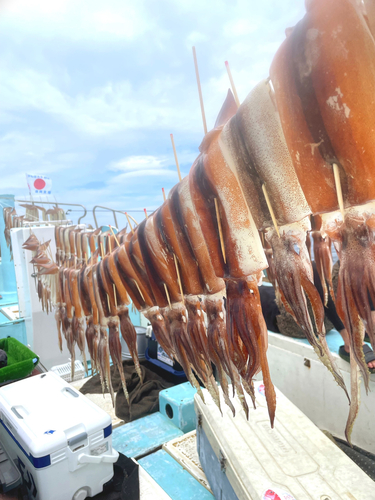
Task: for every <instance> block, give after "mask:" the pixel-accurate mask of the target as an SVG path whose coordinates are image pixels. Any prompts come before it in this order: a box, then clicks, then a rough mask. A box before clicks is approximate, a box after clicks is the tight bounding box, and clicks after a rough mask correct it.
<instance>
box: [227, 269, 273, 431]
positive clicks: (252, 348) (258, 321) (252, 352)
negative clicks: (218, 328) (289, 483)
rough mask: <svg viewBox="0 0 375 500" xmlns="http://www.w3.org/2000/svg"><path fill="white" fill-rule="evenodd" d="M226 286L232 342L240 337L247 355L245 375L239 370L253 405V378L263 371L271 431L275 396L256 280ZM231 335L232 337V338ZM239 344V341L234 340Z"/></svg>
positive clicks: (234, 281) (233, 281) (240, 281)
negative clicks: (260, 370)
mask: <svg viewBox="0 0 375 500" xmlns="http://www.w3.org/2000/svg"><path fill="white" fill-rule="evenodd" d="M226 284H227V297H228V300H227V322H228V324H229V332H230V339H231V342H233V340H234V339H235V338H236V335H238V336H239V338H240V339H241V341H242V342H243V345H244V347H245V348H246V350H247V353H248V356H249V358H248V363H247V367H246V371H245V372H244V371H243V370H242V371H241V370H240V374H241V376H242V378H243V379H244V380H245V381H246V382H247V386H244V387H245V390H246V387H247V388H248V390H249V393H250V395H251V396H252V399H253V403H254V399H255V398H254V396H253V394H254V391H253V388H252V378H253V376H254V375H255V374H256V373H257V372H258V371H259V369H260V368H261V369H262V373H263V379H264V384H265V387H266V401H267V407H268V413H269V417H270V422H271V426H272V427H273V423H274V418H275V409H276V395H275V390H274V387H273V384H272V381H271V377H270V373H269V368H268V361H267V357H266V346H265V335H266V331H265V327H264V320H263V316H262V308H261V305H260V296H259V291H258V287H257V284H256V280H255V279H252V278H251V277H249V278H247V279H239V280H230V281H229V280H228V281H227V282H226ZM233 334H234V335H233ZM237 342H238V338H237Z"/></svg>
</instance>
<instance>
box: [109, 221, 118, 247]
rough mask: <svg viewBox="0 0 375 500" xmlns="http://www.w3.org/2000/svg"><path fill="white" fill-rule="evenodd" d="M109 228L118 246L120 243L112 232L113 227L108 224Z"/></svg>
mask: <svg viewBox="0 0 375 500" xmlns="http://www.w3.org/2000/svg"><path fill="white" fill-rule="evenodd" d="M109 229H110V230H111V233H112V234H113V236H114V238H115V240H116V243H117V245H118V246H120V243H119V241H118V239H117V236H116V235H115V233H114V231H113V229H112V226H109Z"/></svg>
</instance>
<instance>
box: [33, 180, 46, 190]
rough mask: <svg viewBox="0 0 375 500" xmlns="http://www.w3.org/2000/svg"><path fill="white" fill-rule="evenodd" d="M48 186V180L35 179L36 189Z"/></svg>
mask: <svg viewBox="0 0 375 500" xmlns="http://www.w3.org/2000/svg"><path fill="white" fill-rule="evenodd" d="M45 187H46V181H44V180H43V179H35V181H34V188H35V189H38V190H39V189H44V188H45Z"/></svg>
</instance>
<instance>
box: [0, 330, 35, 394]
mask: <svg viewBox="0 0 375 500" xmlns="http://www.w3.org/2000/svg"><path fill="white" fill-rule="evenodd" d="M0 349H2V350H3V351H5V352H6V353H7V356H8V365H7V366H5V367H4V368H0V384H3V383H4V382H10V381H12V380H19V379H21V378H24V377H27V376H28V375H30V373H31V372H32V371H33V370H34V368H35V367H36V365H37V364H38V363H39V358H38V356H37V355H36V354H34V353H33V352H32V351H30V349H29V348H28V347H26V346H25V345H23V344H21V342H19V341H18V340H17V339H13V338H11V337H8V338H6V339H0Z"/></svg>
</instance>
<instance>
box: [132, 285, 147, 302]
mask: <svg viewBox="0 0 375 500" xmlns="http://www.w3.org/2000/svg"><path fill="white" fill-rule="evenodd" d="M133 281H134V283H135V285H136V287H137V288H138V292H139V295H140V296H141V297H142V300H143V301H144V302H145V298H144V297H143V293H142V292H141V289H140V288H139V285H138V283H137V282H136V280H133Z"/></svg>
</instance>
